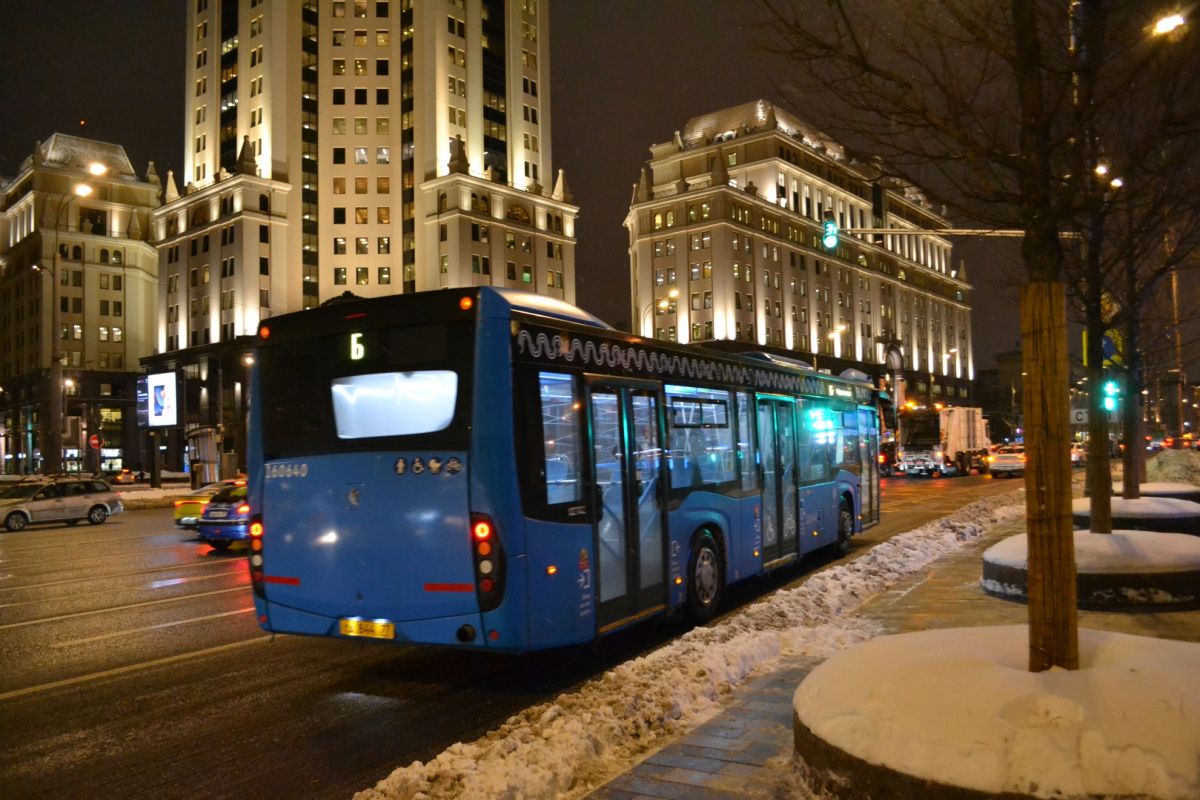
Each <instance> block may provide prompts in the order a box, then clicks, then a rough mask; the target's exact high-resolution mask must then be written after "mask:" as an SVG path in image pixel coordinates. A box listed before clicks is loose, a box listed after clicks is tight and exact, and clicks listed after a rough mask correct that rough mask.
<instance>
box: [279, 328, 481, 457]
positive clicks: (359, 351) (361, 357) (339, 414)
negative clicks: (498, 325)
mask: <svg viewBox="0 0 1200 800" xmlns="http://www.w3.org/2000/svg"><path fill="white" fill-rule="evenodd" d="M474 332H475V327H474V323H473V322H467V321H463V322H435V323H425V324H415V325H396V326H393V327H378V328H351V327H347V328H345V329H343V330H338V331H333V332H328V333H315V334H314V335H313V336H311V337H309V338H303V339H293V340H290V341H280V342H278V343H276V342H268V343H265V345H263V346H260V347H259V351H258V367H259V380H260V384H261V392H262V398H261V408H262V419H261V424H262V432H263V439H262V441H263V452H264V455H265V457H266V458H269V459H274V458H286V457H292V456H297V455H304V454H319V453H343V452H346V453H348V452H355V451H360V450H394V449H398V448H403V449H421V448H429V447H436V448H441V449H449V448H454V449H466V448H467V447H468V446H469V443H470V429H471V419H470V415H471V402H470V398H471V387H472V386H473V385H474V380H473V377H472V375H473V365H474V360H475V345H474V338H473V337H474Z"/></svg>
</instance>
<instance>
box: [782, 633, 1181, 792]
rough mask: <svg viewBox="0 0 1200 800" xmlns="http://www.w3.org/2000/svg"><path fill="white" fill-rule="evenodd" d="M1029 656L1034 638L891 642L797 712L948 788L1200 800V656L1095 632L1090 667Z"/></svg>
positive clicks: (1086, 654)
mask: <svg viewBox="0 0 1200 800" xmlns="http://www.w3.org/2000/svg"><path fill="white" fill-rule="evenodd" d="M1028 658H1029V636H1028V628H1027V627H1026V626H1005V627H992V628H957V629H945V630H930V631H923V632H920V633H906V634H901V635H897V636H883V637H879V638H877V639H874V640H872V641H870V642H867V643H864V644H861V645H858V646H857V647H853V648H851V649H849V650H846V651H845V652H842V653H838V654H836V655H834V656H832V657H831V658H830V659H828V660H827V661H825V662H824V663H823V664H821V665H820V666H819V667H817V668H816V669H814V670H813V671H812V673H810V674H809V676H808V677H807V678H805V680H804V682H803V683H802V684H801V685H800V688H799V689H797V691H796V694H795V697H794V701H793V702H794V708H795V709H796V712H797V714H798V715H799V717H800V720H801V722H803V723H804V725H806V726H807V727H808V729H809V730H811V731H812V732H813V733H814V734H815V735H816V736H818V737H820V738H821V739H824V740H825V741H827V742H829V743H830V744H832V745H834V746H836V747H838V748H839V749H841V750H844V751H846V752H848V753H851V754H852V755H854V756H857V757H858V758H860V759H863V760H865V761H868V762H870V763H873V764H879V765H883V766H885V767H888V768H890V769H893V770H897V771H900V772H903V773H906V774H908V775H913V776H915V777H917V778H921V779H927V780H933V781H936V782H938V783H943V784H948V785H952V786H960V787H965V788H967V789H974V790H977V791H981V792H988V793H1000V792H1022V793H1028V794H1032V795H1034V796H1036V797H1062V796H1070V797H1078V796H1082V795H1088V796H1105V797H1116V796H1120V797H1130V796H1138V797H1141V796H1150V797H1155V798H1167V799H1169V800H1174V799H1175V798H1178V799H1179V800H1185V799H1186V798H1196V797H1198V796H1200V758H1198V757H1197V756H1198V754H1200V692H1197V691H1196V676H1197V675H1200V645H1198V644H1194V643H1190V642H1176V641H1170V640H1164V639H1148V638H1145V637H1140V636H1129V635H1126V634H1120V633H1108V632H1101V631H1093V630H1086V629H1081V630H1080V631H1079V665H1080V669H1078V670H1070V671H1068V670H1062V669H1053V670H1049V671H1047V672H1040V673H1033V672H1029V671H1028V666H1027V664H1028ZM882 664H886V665H887V668H886V670H881V669H880V665H882Z"/></svg>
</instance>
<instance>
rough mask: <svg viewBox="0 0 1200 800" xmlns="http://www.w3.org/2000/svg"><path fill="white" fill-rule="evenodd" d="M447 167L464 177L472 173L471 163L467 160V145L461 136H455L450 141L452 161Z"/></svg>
mask: <svg viewBox="0 0 1200 800" xmlns="http://www.w3.org/2000/svg"><path fill="white" fill-rule="evenodd" d="M446 167H447V168H448V169H449V170H450V171H451V172H458V173H461V174H463V175H466V174H468V173H469V172H470V171H471V161H470V159H468V158H467V143H466V142H464V141H463V138H462V137H461V136H458V135H455V137H454V138H453V139H452V140H451V141H450V161H449V162H447V164H446Z"/></svg>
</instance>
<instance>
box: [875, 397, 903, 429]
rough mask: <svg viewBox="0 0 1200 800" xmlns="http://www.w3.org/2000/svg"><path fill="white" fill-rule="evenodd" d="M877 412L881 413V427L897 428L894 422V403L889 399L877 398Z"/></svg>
mask: <svg viewBox="0 0 1200 800" xmlns="http://www.w3.org/2000/svg"><path fill="white" fill-rule="evenodd" d="M879 412H880V413H881V414H883V427H885V428H887V429H888V430H890V431H894V430H899V426H898V425H897V424H896V404H895V403H893V402H892V401H891V400H887V399H884V398H882V397H881V398H879Z"/></svg>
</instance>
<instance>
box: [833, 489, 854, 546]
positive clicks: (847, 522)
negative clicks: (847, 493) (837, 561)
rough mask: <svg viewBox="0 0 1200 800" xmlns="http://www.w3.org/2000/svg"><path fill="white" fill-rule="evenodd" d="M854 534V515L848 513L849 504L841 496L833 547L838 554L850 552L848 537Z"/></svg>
mask: <svg viewBox="0 0 1200 800" xmlns="http://www.w3.org/2000/svg"><path fill="white" fill-rule="evenodd" d="M853 535H854V517H853V516H852V515H851V514H850V505H849V503H847V502H846V499H845V498H842V502H841V503H839V504H838V531H837V541H836V542H834V549H835V550H836V551H837V554H838V555H839V556H844V555H848V554H849V553H850V537H851V536H853Z"/></svg>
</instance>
